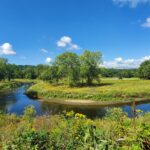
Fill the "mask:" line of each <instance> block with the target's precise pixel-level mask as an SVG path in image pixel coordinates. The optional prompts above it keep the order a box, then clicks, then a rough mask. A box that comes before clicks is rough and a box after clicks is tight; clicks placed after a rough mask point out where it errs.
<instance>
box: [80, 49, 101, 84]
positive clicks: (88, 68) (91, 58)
mask: <svg viewBox="0 0 150 150" xmlns="http://www.w3.org/2000/svg"><path fill="white" fill-rule="evenodd" d="M101 57H102V55H101V53H100V52H90V51H88V50H86V51H84V53H83V54H82V55H81V56H80V61H81V77H82V78H83V79H85V80H86V83H87V84H88V85H91V84H92V83H93V80H94V79H98V77H99V76H98V75H99V64H100V63H101V61H102V60H101Z"/></svg>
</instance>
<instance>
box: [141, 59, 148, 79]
mask: <svg viewBox="0 0 150 150" xmlns="http://www.w3.org/2000/svg"><path fill="white" fill-rule="evenodd" d="M139 77H140V78H142V79H148V80H150V60H146V61H145V62H143V63H142V64H141V65H140V68H139Z"/></svg>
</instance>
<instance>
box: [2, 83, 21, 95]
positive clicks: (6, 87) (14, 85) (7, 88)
mask: <svg viewBox="0 0 150 150" xmlns="http://www.w3.org/2000/svg"><path fill="white" fill-rule="evenodd" d="M19 86H21V82H18V81H1V82H0V93H3V92H7V91H10V90H12V89H14V88H17V87H19Z"/></svg>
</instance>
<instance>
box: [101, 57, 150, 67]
mask: <svg viewBox="0 0 150 150" xmlns="http://www.w3.org/2000/svg"><path fill="white" fill-rule="evenodd" d="M145 60H150V55H149V56H145V57H142V58H139V59H123V58H122V57H118V58H115V59H114V60H113V61H104V62H103V64H102V65H100V66H101V67H106V68H118V69H123V68H125V69H127V68H138V67H139V66H140V64H141V63H142V62H144V61H145Z"/></svg>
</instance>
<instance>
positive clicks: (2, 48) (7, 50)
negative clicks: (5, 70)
mask: <svg viewBox="0 0 150 150" xmlns="http://www.w3.org/2000/svg"><path fill="white" fill-rule="evenodd" d="M0 54H1V55H15V54H16V52H15V51H14V50H13V48H12V45H11V44H10V43H4V44H2V45H0Z"/></svg>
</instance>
